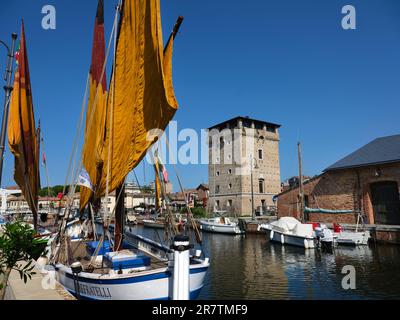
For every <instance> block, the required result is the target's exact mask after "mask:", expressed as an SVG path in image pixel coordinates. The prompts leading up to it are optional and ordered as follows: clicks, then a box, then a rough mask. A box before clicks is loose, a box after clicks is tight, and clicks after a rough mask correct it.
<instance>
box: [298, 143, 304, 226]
mask: <svg viewBox="0 0 400 320" xmlns="http://www.w3.org/2000/svg"><path fill="white" fill-rule="evenodd" d="M297 153H298V158H299V211H300V220H301V222H302V223H304V222H305V221H304V190H303V165H302V158H301V143H300V142H298V143H297Z"/></svg>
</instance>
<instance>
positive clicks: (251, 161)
mask: <svg viewBox="0 0 400 320" xmlns="http://www.w3.org/2000/svg"><path fill="white" fill-rule="evenodd" d="M253 159H254V160H255V162H256V165H255V166H254V169H258V165H257V159H256V158H254V157H253V155H251V156H250V163H251V167H250V180H251V220H253V221H254V220H255V210H254V187H253Z"/></svg>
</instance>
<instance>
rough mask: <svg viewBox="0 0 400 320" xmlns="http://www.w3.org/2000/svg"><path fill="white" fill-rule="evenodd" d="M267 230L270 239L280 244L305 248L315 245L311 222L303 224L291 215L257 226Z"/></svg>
mask: <svg viewBox="0 0 400 320" xmlns="http://www.w3.org/2000/svg"><path fill="white" fill-rule="evenodd" d="M260 229H263V230H266V231H267V238H268V239H269V240H270V241H274V242H279V243H281V244H282V245H286V244H288V245H293V246H297V247H302V248H305V249H311V248H315V247H316V243H315V232H314V230H313V226H312V224H304V223H301V222H300V221H298V220H297V219H295V218H293V217H282V218H280V219H279V220H277V221H274V222H271V223H265V224H261V225H259V226H258V230H260Z"/></svg>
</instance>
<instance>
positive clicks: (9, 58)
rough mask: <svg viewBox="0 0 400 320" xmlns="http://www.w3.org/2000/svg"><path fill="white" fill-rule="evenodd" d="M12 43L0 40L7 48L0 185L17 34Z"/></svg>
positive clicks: (0, 146)
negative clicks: (8, 43) (9, 44)
mask: <svg viewBox="0 0 400 320" xmlns="http://www.w3.org/2000/svg"><path fill="white" fill-rule="evenodd" d="M11 39H12V45H11V50H10V48H9V47H8V46H7V44H6V43H5V42H3V41H1V40H0V43H1V44H2V45H4V47H5V48H6V49H7V64H6V72H5V74H4V80H5V81H6V85H5V87H4V91H5V95H4V110H3V121H2V124H1V136H0V186H1V182H2V177H3V160H4V149H5V140H6V130H7V120H8V110H9V106H10V97H11V91H12V90H13V87H12V86H11V77H12V70H13V59H14V54H15V41H16V40H17V34H16V33H12V34H11Z"/></svg>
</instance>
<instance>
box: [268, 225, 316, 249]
mask: <svg viewBox="0 0 400 320" xmlns="http://www.w3.org/2000/svg"><path fill="white" fill-rule="evenodd" d="M266 230H267V239H269V240H270V241H273V242H278V243H280V244H282V245H292V246H296V247H301V248H305V249H312V248H315V240H314V238H308V237H302V236H295V235H290V234H285V233H282V232H279V231H274V230H270V229H266Z"/></svg>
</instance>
